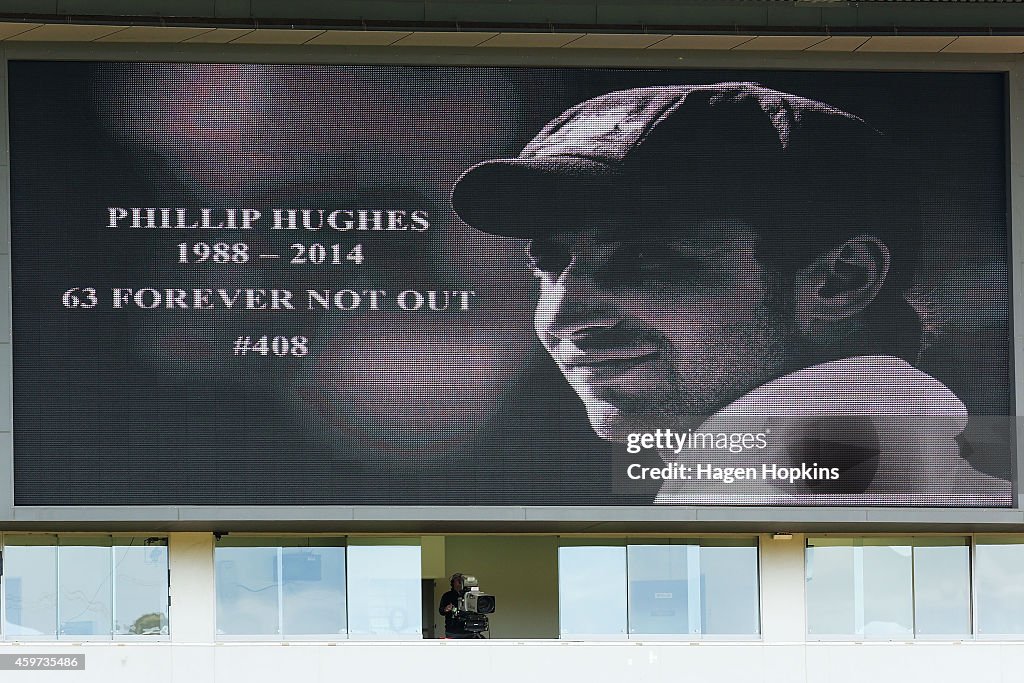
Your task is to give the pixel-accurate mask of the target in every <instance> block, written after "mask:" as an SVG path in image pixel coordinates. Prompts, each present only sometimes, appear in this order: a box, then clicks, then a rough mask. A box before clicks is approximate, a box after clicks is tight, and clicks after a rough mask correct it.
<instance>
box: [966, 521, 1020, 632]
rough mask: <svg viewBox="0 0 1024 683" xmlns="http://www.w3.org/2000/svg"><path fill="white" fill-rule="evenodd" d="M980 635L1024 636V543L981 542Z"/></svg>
mask: <svg viewBox="0 0 1024 683" xmlns="http://www.w3.org/2000/svg"><path fill="white" fill-rule="evenodd" d="M975 558H976V561H977V562H976V566H975V574H976V575H975V583H976V590H977V596H976V600H977V610H978V633H980V634H1022V633H1024V543H1022V542H1020V541H1000V540H996V539H985V540H984V541H983V539H980V538H979V539H978V542H977V547H976V549H975Z"/></svg>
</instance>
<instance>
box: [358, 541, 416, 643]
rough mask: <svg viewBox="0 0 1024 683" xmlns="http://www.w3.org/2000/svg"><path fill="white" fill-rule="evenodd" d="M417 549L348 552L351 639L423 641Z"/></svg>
mask: <svg viewBox="0 0 1024 683" xmlns="http://www.w3.org/2000/svg"><path fill="white" fill-rule="evenodd" d="M421 586H422V584H421V583H420V547H419V546H418V545H415V546H410V545H389V546H367V545H358V546H350V547H349V548H348V627H349V633H350V634H352V635H371V636H388V637H393V638H422V637H423V631H422V627H421V621H422V605H421V600H420V591H421Z"/></svg>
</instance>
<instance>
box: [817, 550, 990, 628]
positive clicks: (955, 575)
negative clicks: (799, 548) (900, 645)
mask: <svg viewBox="0 0 1024 683" xmlns="http://www.w3.org/2000/svg"><path fill="white" fill-rule="evenodd" d="M806 584H807V631H808V634H809V635H811V636H820V637H825V638H828V637H849V636H854V637H865V638H878V639H886V638H890V639H906V638H921V637H925V638H927V637H943V636H964V635H969V634H970V633H971V568H970V542H969V540H968V539H967V538H958V537H953V538H949V537H946V538H943V537H912V538H911V537H904V538H900V537H881V538H810V539H808V541H807V550H806Z"/></svg>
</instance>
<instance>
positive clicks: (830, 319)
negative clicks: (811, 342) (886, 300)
mask: <svg viewBox="0 0 1024 683" xmlns="http://www.w3.org/2000/svg"><path fill="white" fill-rule="evenodd" d="M888 274H889V247H887V246H886V245H885V243H884V242H882V241H881V240H880V239H878V238H877V237H874V236H872V235H857V236H856V237H852V238H850V239H848V240H846V241H845V242H843V243H842V244H840V245H839V246H838V247H836V248H834V249H832V250H830V251H827V252H824V253H822V254H819V255H818V257H817V258H816V259H814V262H813V263H811V264H810V265H809V266H807V267H806V268H804V269H802V270H800V271H798V272H797V274H796V278H795V281H794V290H793V295H794V297H793V298H794V303H795V304H796V321H797V324H798V326H799V328H800V331H801V332H802V333H804V334H810V335H814V334H816V333H818V332H820V331H821V328H822V326H826V327H827V326H830V324H833V323H837V322H842V321H845V320H849V319H850V318H852V317H853V316H855V315H857V314H858V313H860V312H861V311H863V310H864V309H865V308H867V307H868V306H869V305H870V304H871V302H872V301H874V300H875V297H876V296H878V292H879V291H880V290H881V289H882V285H883V284H884V283H885V278H886V276H887V275H888Z"/></svg>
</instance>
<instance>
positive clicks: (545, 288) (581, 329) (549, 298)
mask: <svg viewBox="0 0 1024 683" xmlns="http://www.w3.org/2000/svg"><path fill="white" fill-rule="evenodd" d="M618 322H619V317H618V316H617V315H616V314H615V308H614V304H613V302H612V301H611V299H610V297H609V295H608V293H607V292H606V291H605V290H604V288H603V287H601V285H600V284H598V283H597V282H595V281H594V278H593V277H591V276H590V275H589V274H587V273H582V272H579V271H578V270H577V269H576V268H574V267H573V266H572V265H570V266H569V267H568V268H566V269H565V270H564V271H562V273H561V274H560V275H559V276H558V278H557V279H552V280H549V281H546V282H542V283H541V290H540V298H539V299H538V301H537V312H536V315H535V317H534V323H535V326H536V328H537V334H538V335H540V337H541V339H542V340H544V339H545V338H547V339H548V340H573V339H580V338H583V337H586V336H587V335H588V334H590V333H592V332H597V331H599V330H602V329H608V328H610V327H613V326H615V325H616V324H617V323H618Z"/></svg>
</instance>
